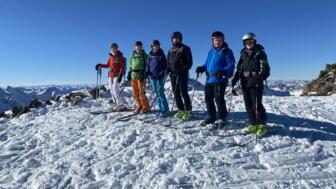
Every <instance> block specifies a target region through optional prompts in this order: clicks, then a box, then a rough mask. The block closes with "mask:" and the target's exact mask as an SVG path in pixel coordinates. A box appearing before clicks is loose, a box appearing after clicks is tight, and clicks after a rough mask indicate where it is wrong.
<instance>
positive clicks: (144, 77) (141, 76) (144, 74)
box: [139, 72, 147, 81]
mask: <svg viewBox="0 0 336 189" xmlns="http://www.w3.org/2000/svg"><path fill="white" fill-rule="evenodd" d="M146 77H147V73H146V72H143V73H142V74H140V77H139V79H140V81H143V80H145V79H146Z"/></svg>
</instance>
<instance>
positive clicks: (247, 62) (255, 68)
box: [232, 33, 270, 136]
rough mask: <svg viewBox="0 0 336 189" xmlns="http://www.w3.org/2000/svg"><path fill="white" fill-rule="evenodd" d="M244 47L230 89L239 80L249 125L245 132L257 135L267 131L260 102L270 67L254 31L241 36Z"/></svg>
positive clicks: (264, 115)
mask: <svg viewBox="0 0 336 189" xmlns="http://www.w3.org/2000/svg"><path fill="white" fill-rule="evenodd" d="M243 45H244V48H243V49H242V50H241V52H240V59H239V62H238V65H237V71H236V73H235V75H234V78H233V80H232V89H233V91H232V92H234V86H235V85H236V83H237V82H238V80H240V83H241V86H242V90H243V96H244V102H245V108H246V112H247V115H248V118H249V122H250V125H249V126H248V127H246V128H245V131H246V132H247V133H255V134H256V135H257V136H260V135H263V134H265V133H267V129H266V127H265V124H266V119H267V115H266V110H265V108H264V106H263V104H262V95H263V89H264V84H263V81H264V80H266V79H267V78H268V77H269V75H270V67H269V64H268V60H267V55H266V53H265V51H264V47H263V46H261V45H260V44H257V37H256V35H255V34H254V33H246V34H245V35H244V36H243Z"/></svg>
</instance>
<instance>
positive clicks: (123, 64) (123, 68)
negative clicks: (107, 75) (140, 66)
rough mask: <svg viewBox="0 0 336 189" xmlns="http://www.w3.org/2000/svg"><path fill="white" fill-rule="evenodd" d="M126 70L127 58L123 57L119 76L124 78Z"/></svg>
mask: <svg viewBox="0 0 336 189" xmlns="http://www.w3.org/2000/svg"><path fill="white" fill-rule="evenodd" d="M125 68H126V58H124V57H121V61H120V69H119V73H118V76H123V75H124V73H125Z"/></svg>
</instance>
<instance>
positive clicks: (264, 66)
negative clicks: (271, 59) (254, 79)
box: [259, 51, 271, 80]
mask: <svg viewBox="0 0 336 189" xmlns="http://www.w3.org/2000/svg"><path fill="white" fill-rule="evenodd" d="M270 71H271V69H270V66H269V64H268V60H267V55H266V53H265V52H264V51H262V53H261V54H260V72H259V75H260V76H261V78H262V79H263V80H266V79H267V78H268V77H269V76H270Z"/></svg>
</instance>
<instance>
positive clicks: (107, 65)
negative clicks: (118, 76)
mask: <svg viewBox="0 0 336 189" xmlns="http://www.w3.org/2000/svg"><path fill="white" fill-rule="evenodd" d="M110 59H111V57H110V58H109V59H108V60H107V63H106V64H100V67H101V68H108V67H110V65H111V63H110V62H111V60H110Z"/></svg>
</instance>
